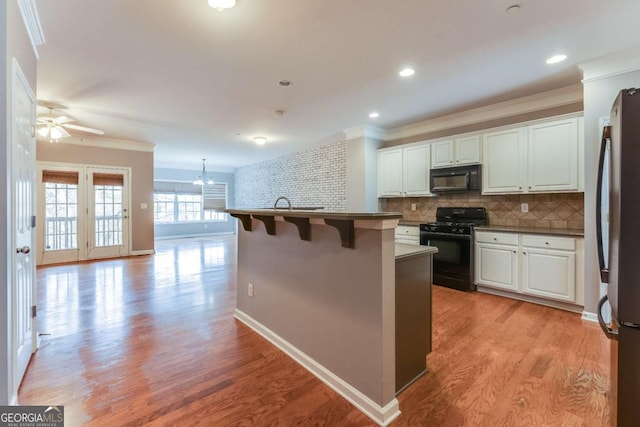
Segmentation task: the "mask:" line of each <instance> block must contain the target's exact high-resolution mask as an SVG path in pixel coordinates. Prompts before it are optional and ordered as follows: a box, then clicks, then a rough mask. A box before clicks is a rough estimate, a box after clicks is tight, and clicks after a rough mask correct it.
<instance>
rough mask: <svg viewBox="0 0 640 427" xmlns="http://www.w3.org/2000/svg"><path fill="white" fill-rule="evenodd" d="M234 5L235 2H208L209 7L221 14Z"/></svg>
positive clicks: (221, 0) (229, 0) (227, 0)
mask: <svg viewBox="0 0 640 427" xmlns="http://www.w3.org/2000/svg"><path fill="white" fill-rule="evenodd" d="M235 5H236V0H209V6H211V7H212V8H214V9H218V10H219V11H220V12H222V11H223V10H225V9H231V8H232V7H234V6H235Z"/></svg>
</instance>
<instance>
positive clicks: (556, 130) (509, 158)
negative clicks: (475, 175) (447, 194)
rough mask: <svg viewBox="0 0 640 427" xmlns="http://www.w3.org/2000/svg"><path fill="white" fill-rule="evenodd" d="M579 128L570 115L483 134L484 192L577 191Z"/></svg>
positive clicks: (577, 121) (575, 119) (576, 121)
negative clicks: (565, 117)
mask: <svg viewBox="0 0 640 427" xmlns="http://www.w3.org/2000/svg"><path fill="white" fill-rule="evenodd" d="M579 131H580V129H579V120H578V118H569V119H562V120H553V121H548V122H542V123H537V124H533V125H530V126H526V127H520V128H515V129H511V130H503V131H499V132H492V133H487V134H484V135H483V142H482V146H483V168H482V179H483V183H482V193H483V194H508V193H529V192H531V193H541V192H562V191H578V190H579V185H580V182H579V181H580V180H579V173H580V168H579V161H580V159H579V157H580V156H579Z"/></svg>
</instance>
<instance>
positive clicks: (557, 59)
mask: <svg viewBox="0 0 640 427" xmlns="http://www.w3.org/2000/svg"><path fill="white" fill-rule="evenodd" d="M565 59H567V55H553V56H552V57H551V58H549V59H547V64H557V63H558V62H562V61H564V60H565Z"/></svg>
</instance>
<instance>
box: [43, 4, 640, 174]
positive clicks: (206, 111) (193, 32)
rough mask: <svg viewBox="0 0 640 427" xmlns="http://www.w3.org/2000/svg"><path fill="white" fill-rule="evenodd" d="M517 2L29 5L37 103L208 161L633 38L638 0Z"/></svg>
mask: <svg viewBox="0 0 640 427" xmlns="http://www.w3.org/2000/svg"><path fill="white" fill-rule="evenodd" d="M516 1H517V0H514V1H505V0H482V1H479V0H455V1H447V0H398V1H390V0H297V1H294V0H237V5H236V7H235V8H234V9H232V10H228V11H224V12H219V11H217V10H215V9H212V8H210V7H209V6H208V5H207V0H160V1H158V0H108V1H104V0H56V1H51V0H38V2H37V5H38V9H39V13H40V19H41V22H42V28H43V31H44V36H45V39H46V43H45V44H44V45H43V46H40V47H39V54H40V61H39V63H38V86H37V96H38V99H39V100H41V101H50V102H54V103H56V104H57V105H59V106H60V107H61V109H60V110H58V111H56V112H57V113H59V114H65V115H68V116H71V117H73V118H75V119H77V120H78V124H80V125H84V126H89V127H95V128H99V129H103V130H104V131H105V138H117V139H128V140H136V141H147V142H152V143H154V144H156V151H155V164H156V166H157V167H174V168H192V169H198V168H199V167H200V159H201V158H202V157H206V158H207V166H208V169H211V170H213V169H222V168H233V167H238V166H241V165H245V164H250V163H255V162H259V161H261V160H264V159H268V158H272V157H277V156H280V155H283V154H286V153H290V152H294V151H298V150H300V149H303V148H305V147H306V146H309V145H310V144H318V143H321V142H322V141H325V142H326V141H331V140H332V138H333V137H335V135H337V134H338V133H339V132H340V131H341V130H342V129H346V128H351V127H354V126H358V125H362V124H367V123H368V124H373V125H376V126H379V127H382V128H391V127H395V126H399V125H403V124H407V123H411V122H416V121H420V120H424V119H428V118H433V117H437V116H440V115H443V114H448V113H454V112H458V111H462V110H467V109H469V108H475V107H479V106H483V105H488V104H492V103H495V102H500V101H505V100H509V99H515V98H519V97H522V96H526V95H531V94H534V93H538V92H542V91H546V90H551V89H556V88H560V87H564V86H569V85H573V84H576V83H579V82H580V79H581V75H580V72H579V70H578V67H577V66H576V64H579V63H582V62H585V61H587V60H591V59H594V58H598V57H601V56H603V55H606V54H608V53H611V52H616V51H620V50H624V49H628V48H633V47H636V46H638V45H640V25H638V20H637V17H638V16H639V15H640V2H638V1H637V0H608V1H607V0H520V1H519V4H520V6H521V8H520V10H519V11H518V12H517V13H509V14H508V13H507V12H506V9H507V7H508V6H510V5H511V4H514V3H515V2H516ZM559 52H562V53H566V54H567V55H568V59H567V61H565V62H563V63H560V64H556V65H554V66H549V65H547V64H545V59H546V58H548V57H549V56H551V55H553V54H555V53H559ZM406 65H410V66H412V67H413V68H415V70H416V74H415V75H414V76H413V77H411V78H408V79H401V78H400V77H398V71H399V70H400V68H402V67H404V66H406ZM282 79H286V80H290V81H291V82H293V85H292V86H291V87H289V88H282V87H279V86H278V85H277V82H278V81H279V80H282ZM275 110H284V111H285V114H284V115H283V116H282V117H276V116H275V115H274V111H275ZM373 110H375V111H378V112H379V113H380V117H379V118H378V119H376V120H372V119H369V118H368V114H369V112H371V111H373ZM255 135H264V136H267V137H268V138H269V141H268V143H267V144H266V145H265V146H262V147H259V146H256V144H255V143H254V142H253V140H252V137H253V136H255Z"/></svg>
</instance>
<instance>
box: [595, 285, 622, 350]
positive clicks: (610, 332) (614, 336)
mask: <svg viewBox="0 0 640 427" xmlns="http://www.w3.org/2000/svg"><path fill="white" fill-rule="evenodd" d="M608 300H609V297H608V296H606V295H605V296H603V297H602V299H601V300H600V302H599V303H598V323H599V324H600V327H601V328H602V332H604V334H605V335H606V336H607V338H609V339H610V340H614V341H618V331H616V330H615V329H613V328H610V327H609V325H607V324H606V323H605V322H604V319H603V318H602V307H603V306H604V303H605V302H607V301H608Z"/></svg>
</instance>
